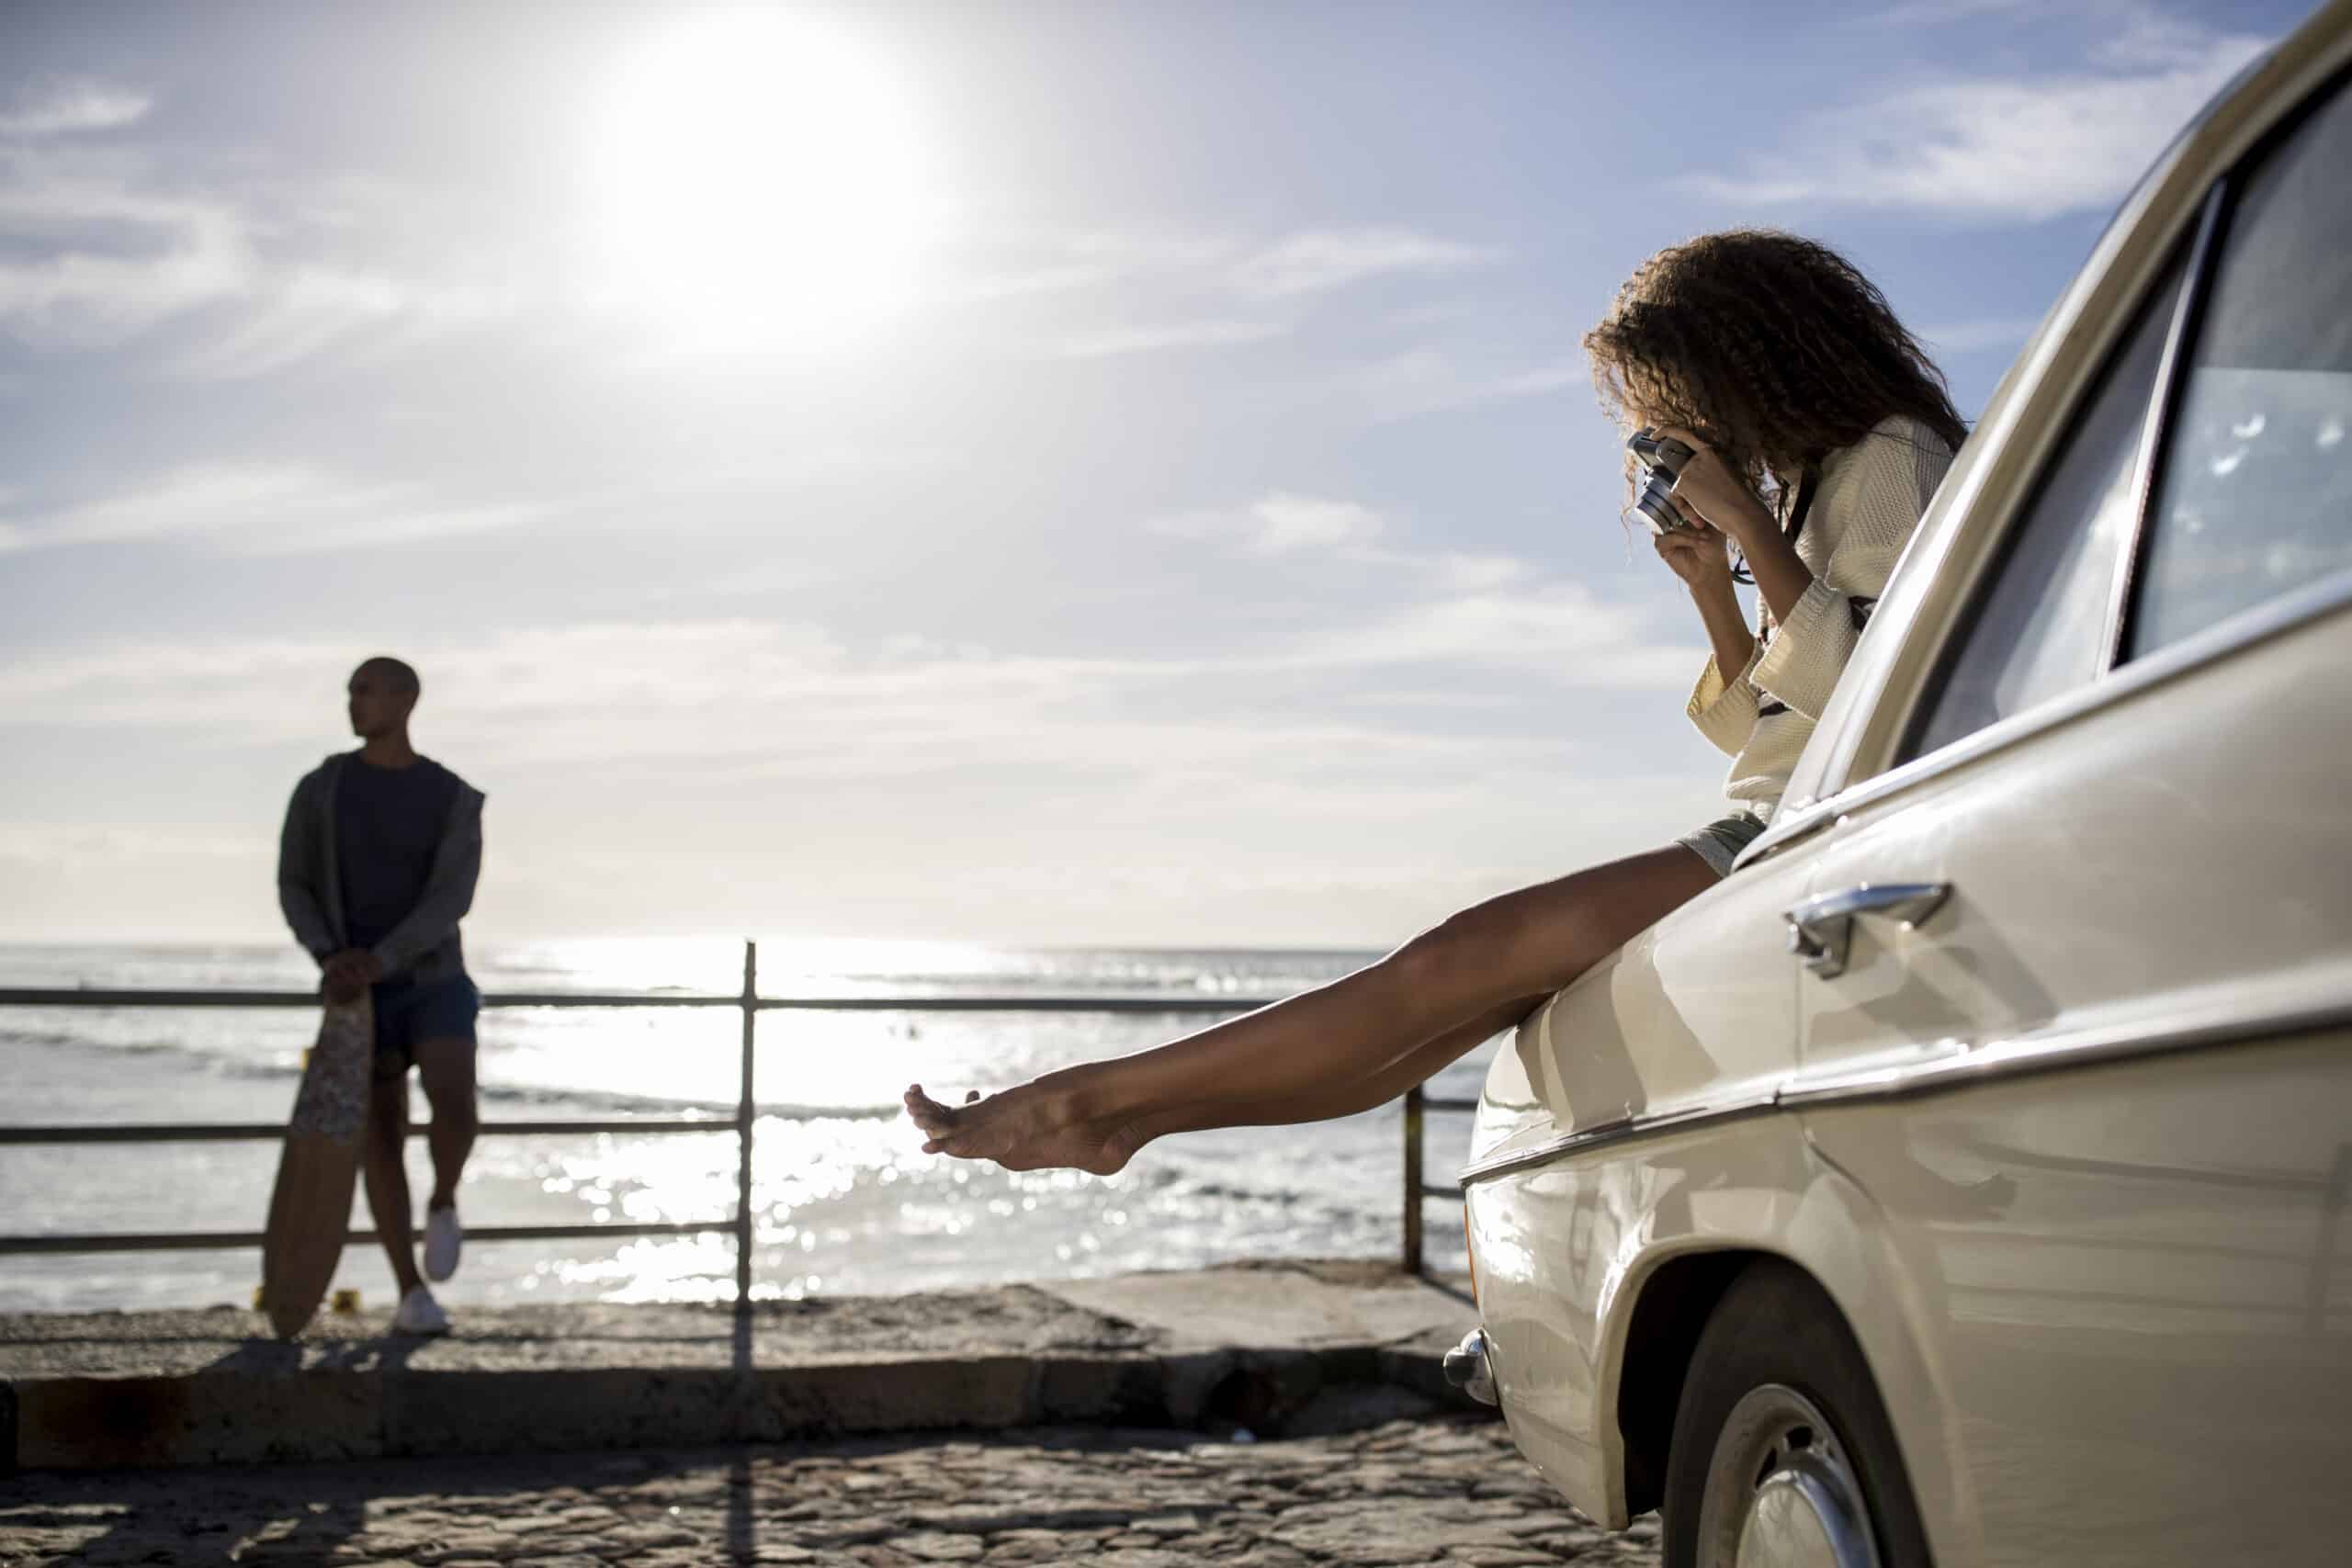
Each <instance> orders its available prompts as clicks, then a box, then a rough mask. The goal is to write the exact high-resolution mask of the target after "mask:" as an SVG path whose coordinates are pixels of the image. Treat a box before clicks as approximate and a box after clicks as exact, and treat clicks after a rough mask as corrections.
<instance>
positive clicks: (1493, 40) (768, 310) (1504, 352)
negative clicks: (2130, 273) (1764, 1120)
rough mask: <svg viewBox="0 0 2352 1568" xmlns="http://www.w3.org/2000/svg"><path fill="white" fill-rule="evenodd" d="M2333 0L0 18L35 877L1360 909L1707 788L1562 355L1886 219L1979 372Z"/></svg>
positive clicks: (1686, 665) (1692, 624)
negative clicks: (412, 788) (384, 854)
mask: <svg viewBox="0 0 2352 1568" xmlns="http://www.w3.org/2000/svg"><path fill="white" fill-rule="evenodd" d="M2305 9H2306V7H2304V6H2301V5H2283V6H2281V5H2269V4H2261V3H2246V4H2227V5H2217V4H2208V5H2203V6H2198V5H2189V4H2164V3H2159V0H1908V3H1898V4H1895V5H1892V6H1888V5H1860V6H1839V5H1832V4H1814V3H1807V4H1781V3H1778V0H1771V3H1724V0H1693V3H1691V4H1686V5H1683V6H1674V7H1667V8H1659V7H1654V6H1632V5H1609V4H1599V3H1590V4H1569V3H1566V0H1560V3H1556V4H1502V3H1482V0H1453V3H1448V4H1436V3H1430V4H1421V5H1404V4H1383V3H1378V0H1360V3H1353V4H1336V5H1325V4H1316V3H1310V0H1283V3H1279V4H1265V3H1247V4H1219V3H1216V0H1188V3H1185V4H1182V5H1177V4H1165V3H1160V4H1142V3H1135V0H1128V3H1121V0H1098V3H1091V4H1078V3H1074V0H1072V3H1048V0H1034V3H1028V4H994V3H990V0H953V3H947V0H939V3H934V4H928V5H889V4H874V5H864V6H752V7H722V8H715V9H706V8H700V7H695V6H656V5H637V6H629V5H621V4H605V5H590V4H586V3H584V0H582V3H579V4H567V5H538V6H533V5H526V4H504V5H500V6H476V5H432V4H424V3H422V0H419V3H412V4H404V5H401V6H356V5H348V6H318V5H309V4H304V5H251V4H243V5H240V4H233V3H211V4H207V5H205V6H167V5H133V4H128V3H126V4H119V5H107V6H88V5H83V4H74V3H67V4H31V3H27V0H12V3H10V4H8V5H6V6H0V748H5V752H6V756H7V758H8V760H9V761H8V765H7V767H6V769H5V770H4V771H0V939H7V940H17V941H118V940H169V941H182V942H245V941H268V940H273V939H276V938H277V937H279V936H281V935H282V926H281V925H280V923H279V920H278V917H277V908H276V903H275V890H274V880H273V862H274V856H275V851H276V843H277V829H278V826H279V823H280V820H281V818H282V815H283V812H284V809H285V802H286V798H287V795H288V791H289V790H290V788H291V787H292V785H293V784H294V781H295V780H296V779H297V778H298V777H299V776H300V774H301V773H303V772H304V771H306V770H307V769H309V768H310V767H312V766H314V765H316V763H317V762H318V761H319V760H320V759H321V758H322V757H323V756H325V755H327V754H329V753H331V752H333V751H335V750H342V749H346V748H348V747H349V746H350V745H352V744H353V742H352V740H351V738H350V737H349V735H348V732H347V729H346V728H345V724H344V722H343V709H342V699H341V694H342V684H343V682H344V681H345V678H346V676H347V675H348V673H349V671H350V669H351V667H352V666H353V665H354V664H355V663H356V662H357V660H359V659H361V658H363V657H366V656H368V655H370V654H375V653H379V652H385V653H392V654H397V655H399V656H401V657H402V658H405V659H407V660H410V661H411V662H412V663H413V664H415V665H416V666H417V667H418V668H419V670H420V671H422V672H423V675H424V696H423V700H422V702H421V704H420V705H419V707H418V710H417V713H416V716H415V723H414V734H415V738H416V741H417V744H418V746H419V748H420V750H424V752H425V753H426V754H428V755H430V756H433V757H435V758H436V759H438V760H439V761H443V762H445V763H447V765H449V766H451V767H453V768H455V769H456V770H457V771H458V773H461V774H462V775H464V776H465V777H466V778H467V779H468V780H469V781H470V782H471V783H473V784H476V785H477V786H479V787H481V788H482V789H484V790H486V791H487V792H488V794H489V796H490V802H489V806H488V808H487V811H486V814H485V825H486V838H487V859H486V866H485V873H484V877H483V882H482V885H481V893H480V896H479V898H478V900H477V904H476V908H475V912H474V915H473V917H472V918H471V919H470V920H469V922H468V931H469V938H470V939H471V940H473V941H476V942H482V941H492V942H496V941H523V940H538V939H544V938H554V937H563V936H574V935H577V936H613V935H635V934H644V935H656V934H659V935H673V936H677V935H698V934H710V935H713V936H734V935H740V934H745V933H769V934H774V935H778V936H800V937H810V938H816V937H863V938H900V937H903V938H910V939H930V940H949V941H976V942H1023V943H1070V944H1080V943H1148V944H1159V945H1170V946H1220V947H1223V946H1247V945H1261V944H1275V945H1303V946H1317V945H1329V946H1384V945H1387V944H1390V943H1393V942H1396V941H1398V940H1401V939H1402V938H1403V937H1404V936H1406V935H1408V934H1409V933H1410V932H1411V931H1413V930H1415V929H1417V928H1419V926H1421V925H1424V924H1427V923H1428V922H1430V921H1432V920H1434V919H1439V918H1441V917H1442V916H1443V915H1444V914H1446V913H1447V912H1449V911H1450V910H1452V909H1453V908H1459V907H1461V906H1463V905H1464V904H1466V903H1469V902H1471V901H1473V900H1475V899H1476V898H1479V897H1486V896H1487V895H1490V894H1492V893H1496V892H1498V891H1501V890H1504V889H1506V888H1509V887H1511V886H1520V885H1523V884H1525V883H1529V882H1532V881H1537V880H1541V879H1544V878H1547V877H1551V876H1556V875H1559V874H1565V873H1566V872H1569V871H1572V870H1574V869H1576V868H1577V867H1578V866H1581V865H1585V864H1589V863H1593V862H1596V861H1599V860H1601V859H1605V858H1608V857H1611V856H1614V855H1619V854H1625V853H1631V852H1638V851H1641V850H1644V849H1647V848H1652V847H1655V846H1656V845H1657V844H1659V843H1661V842H1664V841H1667V840H1670V839H1672V838H1673V837H1675V836H1676V835H1678V834H1679V833H1681V832H1684V831H1686V830H1688V829H1691V828H1693V827H1695V826H1697V825H1699V824H1700V823H1702V822H1703V821H1705V820H1707V819H1709V818H1712V817H1713V816H1716V815H1719V814H1720V809H1721V784H1722V778H1723V771H1724V759H1723V758H1722V757H1721V756H1720V755H1719V754H1718V753H1716V752H1715V751H1714V750H1713V749H1712V748H1711V747H1709V746H1708V745H1707V744H1706V743H1705V742H1704V741H1703V740H1702V739H1700V738H1699V736H1698V735H1697V734H1696V732H1695V731H1693V730H1691V728H1690V726H1689V725H1688V723H1687V721H1686V720H1685V719H1684V717H1683V716H1682V713H1681V708H1682V705H1683V700H1684V697H1685V695H1686V694H1687V692H1688V690H1689V687H1690V684H1691V681H1692V679H1693V677H1694V676H1695V674H1696V671H1697V669H1698V667H1699V665H1700V663H1701V662H1702V659H1703V657H1704V652H1703V650H1704V639H1703V636H1702V630H1701V627H1700V626H1699V623H1698V620H1697V618H1696V616H1695V615H1693V613H1692V612H1691V608H1690V605H1689V602H1688V599H1687V597H1686V596H1685V595H1684V594H1683V592H1682V591H1681V589H1680V588H1679V585H1678V584H1676V583H1675V582H1674V581H1673V580H1672V578H1671V577H1670V576H1669V575H1668V572H1667V571H1666V570H1665V568H1664V567H1663V566H1662V565H1661V564H1660V563H1659V562H1658V561H1657V558H1655V556H1654V555H1653V554H1652V552H1651V551H1650V550H1649V549H1648V548H1647V547H1645V545H1643V544H1641V543H1639V542H1638V541H1637V539H1636V537H1635V536H1634V535H1633V534H1631V533H1630V532H1629V531H1628V530H1627V528H1626V527H1625V525H1624V524H1623V518H1622V508H1623V485H1622V479H1621V474H1620V468H1619V461H1618V455H1617V442H1618V434H1617V433H1616V432H1615V431H1614V430H1613V429H1612V428H1611V425H1610V424H1609V423H1608V422H1607V421H1606V420H1605V419H1604V418H1603V416H1602V415H1601V413H1600V411H1599V408H1598V405H1597V403H1596V401H1595V400H1594V397H1593V394H1592V389H1591V386H1590V382H1589V378H1588V374H1587V369H1586V366H1585V364H1584V360H1583V355H1582V353H1581V351H1580V349H1579V346H1578V344H1579V339H1580V338H1581V336H1582V334H1583V333H1584V332H1585V330H1586V329H1587V328H1589V326H1590V325H1592V323H1593V322H1594V321H1597V320H1598V319H1599V318H1600V315H1601V313H1602V312H1603V311H1604V310H1606V309H1607V306H1608V303H1609V300H1610V299H1611V296H1612V294H1613V292H1614V291H1615V288H1616V287H1617V286H1618V284H1619V283H1620V282H1621V281H1622V280H1623V278H1624V277H1625V276H1626V275H1627V274H1628V273H1630V272H1631V270H1632V269H1633V268H1634V265H1637V264H1638V263H1639V262H1640V261H1641V260H1642V259H1643V258H1644V257H1645V256H1646V255H1647V254H1651V253H1652V252H1654V251H1655V250H1657V248H1658V247H1660V246H1662V245H1666V244H1670V243H1674V242H1676V241H1678V240H1680V239H1684V238H1687V237H1689V236H1691V235H1692V234H1694V233H1699V232H1702V231H1708V230H1711V229H1718V228H1724V227H1728V226H1732V225H1736V224H1751V223H1765V224H1772V225H1776V226H1781V227H1784V228H1789V229H1793V230H1796V231H1802V232H1804V233H1808V234H1811V235H1815V236H1816V237H1819V238H1821V239H1824V240H1826V241H1827V242H1828V243H1832V244H1834V245H1836V246H1838V247H1839V248H1840V249H1842V250H1843V251H1845V252H1846V253H1847V254H1849V255H1850V256H1851V257H1852V258H1853V259H1854V260H1855V261H1856V262H1857V263H1858V264H1859V265H1860V266H1861V267H1862V268H1863V269H1864V271H1865V272H1867V273H1868V274H1869V275H1870V276H1871V277H1872V278H1873V279H1875V280H1876V281H1877V282H1878V283H1879V285H1880V286H1881V287H1882V288H1883V289H1884V291H1885V292H1886V294H1887V296H1888V297H1889V299H1891V300H1892V301H1893V303H1894V306H1895V308H1896V310H1898V311H1899V312H1900V313H1901V314H1902V315H1903V317H1904V318H1905V321H1908V322H1909V323H1910V324H1911V325H1912V326H1913V327H1914V329H1915V330H1916V331H1917V332H1918V333H1920V334H1921V335H1922V336H1923V337H1924V338H1925V339H1927V340H1928V344H1929V345H1930V347H1931V350H1932V351H1933V352H1934V353H1935V354H1936V355H1938V357H1939V361H1940V363H1941V365H1942V366H1943V367H1944V369H1945V370H1946V372H1947V373H1948V374H1949V377H1950V378H1951V384H1952V388H1953V391H1954V394H1955V398H1956V400H1957V401H1958V403H1959V404H1960V406H1961V408H1962V412H1963V413H1966V414H1968V415H1971V416H1972V417H1973V415H1974V413H1975V412H1977V411H1978V410H1979V409H1980V408H1981V407H1982V406H1983V403H1984V401H1985V398H1986V397H1987V395H1988V394H1989V393H1990V391H1991V389H1992V388H1993V386H1994V384H1995V383H1996V380H1997V379H1998V378H1999V376H2000V374H2001V372H2002V371H2003V370H2004V369H2005V368H2006V367H2007V364H2008V362H2009V360H2010V359H2011V357H2012V356H2013V355H2015V353H2016V351H2017V350H2018V347H2019V346H2020V345H2021V344H2022V343H2023V341H2024V339H2025V337H2026V335H2027V334H2028V333H2030V331H2031V329H2032V327H2033V325H2034V323H2035V322H2036V321H2038V320H2039V318H2040V317H2041V313H2042V312H2043V311H2044V310H2046V309H2047V308H2048V307H2049V306H2050V304H2051V303H2052V301H2053V300H2054V299H2055V298H2056V297H2057V295H2058V293H2059V291H2060V290H2061V289H2062V288H2063V287H2064V285H2065V283H2066V281H2067V280H2068V279H2069V278H2070V277H2071V276H2072V275H2073V273H2074V271H2075V268H2076V266H2077V265H2079V264H2080V262H2081V260H2082V259H2083V257H2084V256H2085V254H2086V253H2087V251H2088V250H2089V248H2090V245H2091V243H2092V241H2093V240H2094V239H2095V237H2096V236H2097V234H2098V231H2099V230H2100V228H2101V227H2102V226H2103V225H2104V223H2105V221H2106V220H2107V218H2108V216H2109V213H2110V212H2111V211H2112V210H2113V209H2114V207H2115V205H2116V203H2117V202H2118V200H2119V199H2120V197H2122V195H2123V194H2124V193H2125V191H2126V190H2128V188H2129V187H2130V186H2131V183H2132V181H2133V180H2135V179H2136V178H2137V177H2138V175H2140V173H2141V172H2142V171H2143V169H2144V168H2145V166H2146V165H2147V164H2148V163H2149V161H2150V160H2151V159H2152V158H2153V157H2154V155H2155V153H2156V152H2158V151H2159V150H2160V149H2161V148H2162V146H2163V145H2164V143H2165V141H2167V140H2169V138H2170V137H2171V136H2172V135H2173V134H2174V133H2175V132H2176V131H2177V130H2178V128H2179V127H2180V125H2181V124H2182V123H2183V122H2184V121H2185V120H2186V119H2187V118H2188V116H2190V115H2191V114H2192V113H2193V112H2194V111H2195V110H2196V108H2197V107H2199V105H2200V104H2201V103H2202V102H2203V101H2204V100H2205V99H2206V98H2207V97H2209V96H2211V93H2212V92H2213V91H2214V90H2215V89H2216V88H2217V87H2218V86H2219V85H2221V84H2222V83H2223V82H2224V81H2226V80H2227V79H2228V78H2229V77H2230V76H2231V75H2232V74H2233V73H2235V72H2236V70H2237V69H2238V68H2239V67H2240V66H2242V65H2243V64H2244V63H2245V62H2246V61H2247V60H2248V59H2249V58H2251V57H2252V56H2253V55H2254V54H2255V53H2256V52H2257V51H2259V50H2260V49H2262V48H2263V47H2264V46H2265V45H2266V44H2267V43H2268V42H2271V41H2274V40H2276V39H2278V38H2279V37H2281V36H2283V35H2284V34H2285V33H2286V32H2287V31H2289V30H2290V29H2291V28H2292V27H2293V26H2294V25H2295V23H2296V22H2297V21H2298V20H2300V19H2301V16H2302V15H2303V13H2304V11H2305Z"/></svg>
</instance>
